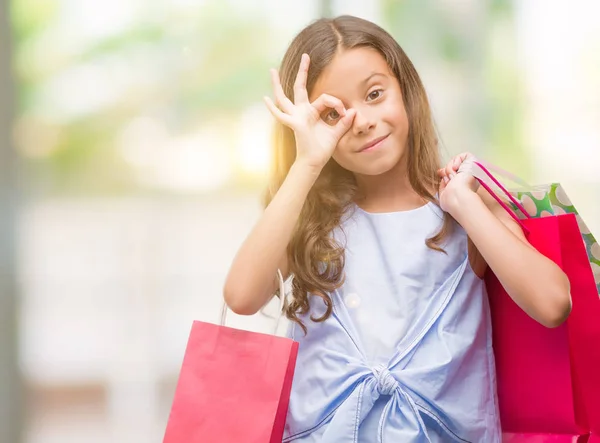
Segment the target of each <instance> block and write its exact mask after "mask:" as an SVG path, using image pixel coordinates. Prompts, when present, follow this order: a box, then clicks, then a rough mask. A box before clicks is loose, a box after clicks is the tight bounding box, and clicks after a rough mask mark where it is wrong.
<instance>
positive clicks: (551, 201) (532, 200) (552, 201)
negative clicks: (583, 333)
mask: <svg viewBox="0 0 600 443" xmlns="http://www.w3.org/2000/svg"><path fill="white" fill-rule="evenodd" d="M530 189H531V190H516V191H512V192H511V193H512V195H514V196H515V197H516V198H517V199H518V200H519V201H520V202H521V203H522V204H523V206H524V207H525V209H526V210H527V212H528V213H529V215H531V216H532V217H547V216H550V215H558V214H575V217H576V218H577V223H578V225H579V230H580V231H581V235H582V237H583V240H584V242H585V245H586V249H587V255H588V257H589V259H590V264H591V266H592V272H593V273H594V278H595V280H596V288H598V293H599V294H600V244H599V243H598V242H597V241H596V239H595V238H594V235H593V234H592V233H591V232H590V230H589V229H588V227H587V226H586V224H585V222H584V221H583V219H582V218H581V216H580V215H579V213H578V212H577V209H575V206H573V203H571V200H570V199H569V197H568V196H567V193H566V192H565V190H564V188H563V187H562V186H561V185H560V183H552V184H549V185H540V186H532V187H531V188H530ZM511 205H512V207H513V209H514V210H515V211H516V213H517V214H519V216H520V217H523V218H524V215H523V214H522V213H521V211H520V210H519V209H518V208H517V207H516V206H515V205H513V204H512V203H511Z"/></svg>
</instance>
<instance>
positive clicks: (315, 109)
mask: <svg viewBox="0 0 600 443" xmlns="http://www.w3.org/2000/svg"><path fill="white" fill-rule="evenodd" d="M309 64H310V59H309V57H308V54H302V59H301V61H300V67H299V69H298V75H297V76H296V82H295V83H294V101H293V102H292V101H291V100H290V99H288V98H287V97H286V95H285V93H284V92H283V88H282V87H281V82H280V80H279V74H278V72H277V71H276V70H275V69H272V70H271V80H272V83H273V93H274V95H275V103H273V101H272V100H271V99H270V98H269V97H265V98H264V100H265V103H266V105H267V107H268V108H269V111H271V114H273V116H274V117H275V118H276V119H277V120H278V121H279V122H281V123H283V124H284V125H286V126H288V127H289V128H290V129H292V130H293V131H294V136H295V138H296V162H304V163H306V164H307V165H309V166H311V167H314V168H317V169H318V170H319V171H320V170H321V169H322V168H323V166H325V164H326V163H327V162H328V161H329V159H330V158H331V156H332V155H333V151H334V150H335V147H336V146H337V143H338V141H339V139H340V138H341V137H342V136H343V135H344V134H345V133H346V131H348V129H350V126H351V125H352V121H353V120H354V116H355V114H356V113H355V111H354V110H353V109H348V110H347V109H345V107H344V105H343V103H342V102H341V100H339V99H337V98H335V97H333V96H331V95H327V94H322V95H321V96H320V97H318V98H317V99H316V100H315V101H313V102H312V103H310V102H309V99H308V92H307V91H306V78H307V76H308V66H309Z"/></svg>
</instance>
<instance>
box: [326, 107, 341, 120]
mask: <svg viewBox="0 0 600 443" xmlns="http://www.w3.org/2000/svg"><path fill="white" fill-rule="evenodd" d="M338 118H340V113H339V112H337V111H336V110H335V109H332V110H331V111H329V112H328V113H327V114H325V118H324V120H325V123H333V122H335V121H336V120H337V119H338Z"/></svg>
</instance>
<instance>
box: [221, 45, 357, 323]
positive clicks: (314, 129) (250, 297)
mask: <svg viewBox="0 0 600 443" xmlns="http://www.w3.org/2000/svg"><path fill="white" fill-rule="evenodd" d="M309 65H310V58H309V57H308V55H307V54H303V55H302V58H301V61H300V66H299V68H298V74H297V76H296V80H295V83H294V97H293V100H294V101H293V102H292V100H291V98H288V97H287V96H286V95H285V93H284V90H283V87H282V85H281V81H280V79H279V73H278V72H277V71H276V70H271V80H272V83H273V92H274V95H275V102H273V101H272V100H271V99H270V98H265V103H266V104H267V107H268V108H269V111H271V113H272V114H273V116H274V117H275V119H277V120H278V121H279V122H280V123H281V124H283V125H285V126H287V127H289V128H290V129H292V130H293V131H294V139H295V144H296V146H295V148H296V159H295V162H294V164H293V165H292V167H291V168H290V170H289V171H288V173H287V176H286V179H285V181H284V182H283V184H282V185H281V187H280V188H279V190H278V191H277V194H276V195H275V197H274V198H273V200H272V201H271V203H270V204H269V206H268V207H267V209H265V212H264V213H263V215H262V217H261V218H260V220H259V221H258V223H257V224H256V226H255V227H254V229H253V230H252V232H250V235H249V236H248V238H246V240H245V241H244V243H243V244H242V246H241V247H240V250H239V251H238V253H237V255H236V256H235V259H234V260H233V263H232V265H231V268H230V270H229V274H228V275H227V279H226V281H225V287H224V288H223V296H224V298H225V302H226V303H227V305H228V306H229V307H230V308H231V310H232V311H233V312H235V313H237V314H242V315H252V314H254V313H256V312H257V311H258V310H259V309H260V308H261V307H262V306H264V305H265V304H266V303H267V302H268V301H269V299H270V298H271V297H272V296H273V293H274V292H275V289H276V287H277V283H276V282H277V279H276V274H277V268H279V269H280V270H281V273H282V274H283V276H284V277H287V275H288V265H287V254H286V250H287V246H288V244H289V242H290V240H291V238H292V233H293V231H294V228H295V226H296V222H297V221H298V217H299V216H300V212H301V210H302V206H303V205H304V201H305V200H306V197H307V195H308V192H309V191H310V189H311V187H312V186H313V184H314V183H315V181H316V180H317V177H318V176H319V174H320V172H321V169H322V168H323V167H324V166H325V164H326V163H327V162H328V161H329V159H330V158H331V156H332V154H333V151H334V150H335V147H336V146H337V143H338V140H339V139H340V138H341V137H342V136H343V135H344V134H345V133H346V132H347V131H348V129H349V128H350V126H351V125H352V121H353V120H354V116H355V114H356V112H355V110H353V109H348V110H346V109H345V107H344V104H343V103H342V101H341V100H339V99H338V98H336V97H333V96H330V95H327V94H321V95H320V96H319V97H318V98H317V99H316V100H314V101H313V102H310V101H309V97H308V92H307V90H306V79H307V74H308V68H309ZM329 109H335V110H336V112H337V113H338V114H339V116H340V118H339V119H338V120H337V123H334V124H328V123H325V122H324V121H323V120H322V118H321V115H322V114H323V113H324V112H325V111H326V110H329ZM281 296H284V294H281Z"/></svg>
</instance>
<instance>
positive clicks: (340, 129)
mask: <svg viewBox="0 0 600 443" xmlns="http://www.w3.org/2000/svg"><path fill="white" fill-rule="evenodd" d="M355 116H356V110H355V109H348V111H346V115H345V116H344V117H342V118H341V119H340V120H339V121H338V122H337V123H336V125H335V134H336V136H337V137H339V138H341V137H342V136H343V135H344V134H345V133H346V132H348V129H350V127H351V126H352V122H353V121H354V117H355Z"/></svg>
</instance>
